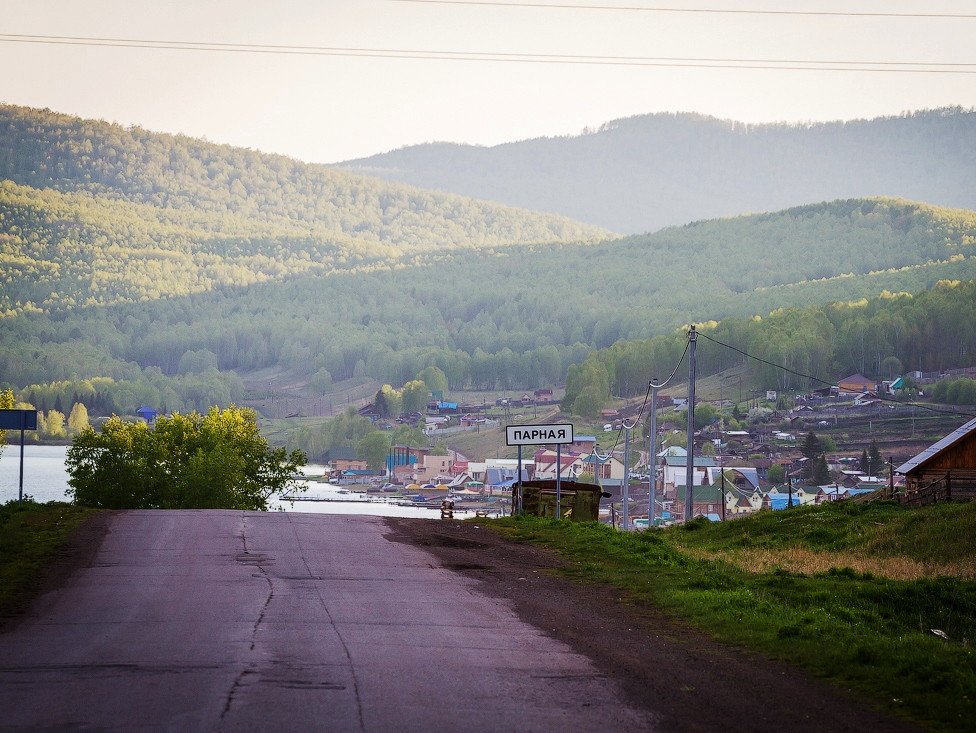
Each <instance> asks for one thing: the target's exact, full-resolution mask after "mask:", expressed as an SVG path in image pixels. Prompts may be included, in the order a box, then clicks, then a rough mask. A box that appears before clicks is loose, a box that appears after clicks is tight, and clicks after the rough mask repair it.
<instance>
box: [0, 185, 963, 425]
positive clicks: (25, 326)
mask: <svg viewBox="0 0 976 733" xmlns="http://www.w3.org/2000/svg"><path fill="white" fill-rule="evenodd" d="M7 186H8V189H7V190H6V193H5V195H7V196H8V197H9V198H11V199H16V200H17V201H18V202H19V203H18V206H20V207H22V208H23V209H24V210H26V211H36V210H42V211H44V212H46V213H45V214H44V215H45V216H46V217H47V218H46V219H45V223H44V225H43V226H42V225H41V224H40V223H39V222H37V221H34V222H33V223H31V222H29V221H28V220H27V219H24V221H25V222H27V223H25V224H24V226H25V228H28V229H29V230H30V232H31V233H32V234H31V236H30V237H23V238H22V239H20V240H18V241H21V242H22V245H21V250H20V251H23V252H27V253H31V252H34V251H41V250H43V254H44V258H43V260H42V259H36V260H35V259H31V258H30V256H27V255H24V256H21V258H20V259H19V260H15V259H14V258H8V259H6V260H4V259H3V258H0V264H3V265H4V270H5V278H6V279H5V280H4V282H3V285H2V295H3V296H4V297H7V294H8V292H9V293H11V296H10V297H11V298H12V299H13V298H14V296H16V295H18V294H19V297H20V298H21V300H20V301H19V302H14V303H11V304H10V306H8V307H11V310H12V311H14V313H11V314H9V315H8V317H6V318H0V386H2V385H3V384H4V383H7V384H10V385H12V386H18V387H22V386H23V385H26V384H32V383H39V382H42V381H51V380H55V379H59V380H61V379H69V378H72V377H71V375H73V374H74V375H79V376H82V377H86V376H87V377H92V376H111V377H114V378H116V379H118V378H121V377H122V376H125V375H131V374H132V373H133V370H139V369H141V370H148V371H146V372H144V373H147V374H148V373H150V372H152V373H155V374H157V375H158V374H159V372H160V371H161V373H162V374H163V375H176V374H181V375H182V374H183V373H184V371H186V370H188V369H191V368H192V367H191V366H190V365H192V364H212V365H213V366H216V367H218V368H219V369H220V370H221V371H224V372H225V373H226V371H227V370H239V371H242V372H249V371H253V370H258V369H263V368H267V367H279V368H284V369H289V370H291V371H292V372H293V373H294V374H295V375H296V381H301V379H311V377H312V375H314V374H316V373H318V372H321V371H322V370H324V372H327V373H328V374H329V375H330V378H332V379H335V380H336V381H338V380H340V379H347V378H350V377H364V378H365V377H373V378H376V379H381V380H383V381H384V382H388V383H390V384H392V385H394V386H397V387H398V386H400V385H402V384H403V383H404V382H405V381H408V380H410V379H413V377H414V375H416V374H417V372H418V371H420V370H421V369H423V368H424V367H426V366H429V365H432V364H434V365H437V366H439V367H440V368H441V369H442V370H443V371H444V372H445V373H446V374H447V376H448V378H449V380H450V384H451V388H452V389H455V388H461V387H464V386H465V385H474V386H478V387H486V388H490V387H493V386H503V387H505V388H528V387H539V386H551V385H553V384H558V383H560V382H561V381H562V380H563V379H564V377H565V375H566V370H567V368H568V367H569V365H571V364H578V363H580V362H582V361H583V359H585V358H586V356H587V354H588V353H589V351H590V350H591V349H594V348H603V347H609V346H611V345H612V344H614V343H615V342H617V341H618V340H621V339H623V340H633V339H649V338H651V337H653V336H655V335H658V334H667V333H670V332H672V331H673V329H674V328H676V327H679V326H681V325H682V324H687V323H703V322H706V321H708V320H710V319H716V320H717V319H720V318H725V317H728V316H739V317H751V316H763V317H764V316H766V315H767V314H769V313H770V312H771V311H774V310H776V309H780V308H784V307H786V308H789V307H794V306H806V305H819V304H823V303H825V302H828V301H841V302H848V301H854V302H857V301H859V300H860V299H862V298H871V297H876V296H878V295H879V294H881V293H882V292H883V291H884V290H889V291H892V292H896V293H897V292H907V293H917V292H919V291H921V290H924V289H927V288H932V287H934V286H935V285H936V284H937V283H938V282H940V281H943V280H962V281H970V280H973V279H976V213H974V212H971V211H959V210H949V209H941V208H936V207H931V206H927V205H922V204H915V203H912V202H908V201H903V200H894V199H872V200H853V201H835V202H831V203H825V204H818V205H811V206H805V207H798V208H794V209H790V210H787V211H781V212H776V213H771V214H762V215H752V216H742V217H737V218H734V219H722V220H713V221H704V222H698V223H695V224H691V225H687V226H684V227H675V228H671V229H666V230H663V231H661V232H657V233H655V234H652V235H644V236H637V237H630V238H626V239H617V240H610V241H607V242H602V243H597V244H586V245H584V244H575V243H568V244H549V245H506V246H500V247H480V248H458V249H454V250H449V251H444V250H439V251H431V252H427V253H418V254H416V255H413V256H411V257H409V258H401V259H399V260H394V261H392V262H390V261H385V260H384V259H383V258H382V257H377V256H376V254H375V253H371V252H370V251H364V252H362V253H361V254H360V257H361V259H357V260H355V261H353V260H352V259H350V258H349V257H346V262H345V263H343V264H342V266H341V267H340V266H335V267H331V268H327V267H326V266H324V265H322V264H321V262H320V260H323V258H324V259H325V260H327V261H328V260H329V258H328V257H325V255H327V254H328V250H327V244H328V243H327V242H317V241H315V240H308V241H306V245H305V246H306V249H305V250H303V251H304V252H305V253H306V254H308V255H309V257H308V258H307V259H306V258H304V257H303V256H301V255H299V254H296V255H295V256H294V257H293V259H291V260H285V259H283V258H279V259H277V260H275V261H278V262H282V263H283V266H287V267H289V268H292V269H291V270H290V271H291V272H292V273H293V274H292V276H290V277H288V278H281V279H278V278H268V279H266V280H265V281H263V282H260V281H255V280H254V279H253V276H252V273H253V272H254V268H255V267H259V266H260V263H261V262H267V261H268V259H270V258H271V257H272V256H273V255H274V249H273V248H274V246H275V242H276V240H274V239H273V238H270V239H267V240H263V239H256V240H255V241H251V240H247V239H241V240H237V241H235V240H234V239H233V237H231V236H228V237H226V238H225V239H220V238H214V239H213V240H209V241H208V243H207V247H201V248H198V249H190V250H185V249H181V248H180V247H179V246H177V245H179V244H180V241H181V240H180V236H181V234H180V231H181V230H180V229H179V228H178V227H175V225H173V228H171V229H168V228H166V227H164V226H163V225H162V224H159V225H158V228H156V229H153V228H151V227H149V226H148V225H146V227H147V228H146V230H145V231H142V230H140V228H139V226H137V222H136V220H133V223H132V226H131V228H130V229H129V230H128V231H129V232H130V234H128V235H126V236H128V237H129V240H125V239H124V238H122V237H119V238H118V239H116V240H111V241H110V242H109V240H108V238H109V237H110V235H111V236H116V235H115V234H112V231H107V230H105V229H104V226H103V224H100V223H99V222H100V221H103V220H104V221H107V222H111V221H112V220H113V217H112V211H111V206H110V204H111V205H120V206H121V205H124V206H126V207H134V206H146V205H137V204H131V203H128V202H98V203H97V205H94V208H93V209H92V210H90V211H89V210H85V209H82V208H80V207H77V206H75V203H76V202H74V199H73V198H72V197H77V196H83V194H61V193H58V192H54V191H45V192H41V193H43V194H44V196H43V197H41V200H40V201H39V202H38V201H36V200H32V199H31V197H32V196H33V197H35V198H36V197H37V196H38V192H36V191H35V190H34V189H29V190H28V191H26V192H25V191H24V190H23V189H20V188H18V187H14V186H13V184H7ZM0 193H4V191H3V190H0ZM57 197H60V198H57ZM72 206H75V208H72ZM31 207H34V208H33V209H32V208H31ZM63 207H66V208H63ZM146 207H147V206H146ZM147 208H150V209H151V208H152V207H147ZM149 213H152V211H150V212H149ZM72 217H75V218H72ZM65 221H70V222H72V226H80V229H79V231H82V232H84V234H85V236H86V237H87V239H86V240H85V241H84V242H83V243H81V244H80V245H79V246H80V247H81V249H80V250H79V251H84V252H88V253H90V254H91V256H92V257H93V258H94V259H91V258H88V257H87V255H86V256H84V257H82V256H79V255H78V254H76V253H74V251H73V250H72V249H71V248H70V247H67V246H65V244H66V243H65V242H63V241H61V240H57V239H56V238H53V237H51V236H49V233H48V232H50V231H53V230H52V229H51V227H54V226H55V225H56V224H57V223H59V222H65ZM152 221H154V220H152V219H150V223H152ZM153 226H156V225H153ZM45 227H47V228H45ZM133 234H136V235H138V238H137V237H134V236H132V235H133ZM16 236H18V237H20V235H19V234H18V235H16ZM126 241H128V242H130V243H129V244H126ZM132 241H142V242H145V243H146V244H145V247H144V248H143V249H142V250H136V249H135V248H133V247H132V245H131V242H132ZM157 241H159V242H160V243H161V244H160V245H158V246H157V245H156V242H157ZM99 242H103V243H104V242H108V243H107V244H106V245H105V246H101V247H99V246H95V245H94V244H92V243H99ZM82 245H83V246H82ZM313 246H320V247H321V249H313ZM376 246H380V245H376ZM127 247H128V248H127ZM262 247H268V248H269V249H268V250H264V249H262ZM31 248H37V249H36V250H35V249H31ZM343 256H346V255H343ZM371 257H372V258H373V259H370V258H371ZM333 259H334V258H333ZM312 262H317V263H318V264H316V265H315V266H312V264H310V263H312ZM255 263H256V264H255ZM15 268H22V269H21V270H18V271H25V270H26V269H27V268H34V269H33V270H32V271H36V272H40V273H42V274H43V276H44V279H43V280H41V281H40V282H41V283H42V284H41V285H34V284H33V282H34V280H33V279H32V278H30V277H19V276H16V275H14V276H12V275H11V273H13V272H14V270H15ZM302 268H305V269H304V270H303V269H302ZM190 275H194V276H196V277H199V278H202V279H203V280H202V281H201V282H199V283H198V285H199V287H195V288H192V289H190V290H188V291H186V294H185V295H184V296H183V297H170V298H159V297H158V295H157V294H156V293H155V291H154V288H155V289H156V290H158V288H159V287H160V283H168V282H171V281H179V279H180V278H183V277H190ZM248 278H251V279H248ZM91 282H94V283H96V284H98V286H99V288H101V290H98V291H94V290H92V289H91V288H89V287H88V285H87V284H88V283H91ZM24 283H27V284H24ZM241 285H243V286H244V287H241ZM31 288H34V291H36V292H37V293H38V298H39V299H37V300H34V304H35V306H36V307H35V308H31V307H28V306H27V305H26V304H25V303H24V302H23V298H27V297H29V296H30V293H31V292H34V291H31ZM45 291H46V292H47V293H48V296H47V297H48V298H49V301H44V299H43V298H41V297H40V296H44V294H45ZM966 292H971V291H966ZM51 293H54V296H51V295H50V294H51ZM86 293H95V296H96V297H98V298H101V299H102V300H101V301H96V302H101V303H108V302H111V303H114V305H111V306H110V307H105V308H79V307H76V304H73V303H70V302H68V300H69V299H70V298H71V297H74V298H75V299H76V302H77V305H81V304H84V303H87V302H88V301H85V300H83V299H82V296H84V295H85V294H86ZM109 295H111V296H112V297H111V298H109V297H108V296H109ZM79 299H81V300H80V301H79ZM964 322H965V321H963V323H964ZM966 328H969V327H966ZM970 330H972V329H970ZM966 333H967V334H968V333H969V332H968V331H967V332H966ZM965 338H969V339H970V341H972V339H971V338H970V336H969V335H965ZM964 343H969V341H965V340H964V338H963V336H960V337H959V338H957V339H955V340H953V342H952V344H956V345H958V344H964ZM965 348H968V347H965ZM838 353H839V352H838ZM932 353H935V352H932ZM884 356H887V354H885V355H884ZM953 358H954V359H957V360H962V361H966V360H971V352H969V353H967V352H966V351H965V349H964V350H963V351H962V352H960V353H958V354H957V355H956V356H955V357H953ZM938 361H939V365H938V368H943V367H947V366H950V365H952V364H951V360H945V359H942V358H941V356H940V357H939V360H938ZM661 363H662V364H663V361H662V362H661ZM913 363H914V361H913ZM966 363H967V364H968V363H970V362H969V361H966ZM669 368H670V367H669ZM828 368H829V367H828ZM924 368H928V367H924ZM154 370H155V371H154ZM662 373H663V372H662ZM302 375H304V377H303V376H302ZM126 378H128V379H131V378H132V377H131V376H127V377H126ZM645 384H646V382H645ZM636 386H639V382H636V381H633V380H631V381H629V382H627V384H626V385H623V386H622V387H621V388H622V389H624V390H625V391H626V389H628V388H635V387H636ZM204 394H205V393H204ZM195 399H197V400H198V406H199V405H200V404H203V405H204V406H205V404H204V403H200V402H199V400H202V399H203V397H197V398H195ZM136 401H138V400H133V402H136ZM143 402H145V400H143ZM168 404H175V403H168ZM136 406H138V405H136Z"/></svg>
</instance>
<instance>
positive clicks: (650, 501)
mask: <svg viewBox="0 0 976 733" xmlns="http://www.w3.org/2000/svg"><path fill="white" fill-rule="evenodd" d="M650 443H651V448H650V450H651V452H650V454H649V455H648V456H647V467H648V471H649V474H650V476H649V480H648V482H647V526H648V528H650V527H653V526H654V502H655V499H656V498H657V497H656V496H655V494H656V493H657V491H656V490H657V377H652V378H651V440H650Z"/></svg>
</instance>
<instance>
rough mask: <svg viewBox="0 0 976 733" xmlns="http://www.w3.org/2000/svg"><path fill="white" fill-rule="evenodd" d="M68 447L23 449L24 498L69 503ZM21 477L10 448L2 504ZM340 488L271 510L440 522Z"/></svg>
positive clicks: (319, 490) (16, 450)
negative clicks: (356, 498) (352, 497)
mask: <svg viewBox="0 0 976 733" xmlns="http://www.w3.org/2000/svg"><path fill="white" fill-rule="evenodd" d="M67 450H68V448H67V446H63V445H25V446H24V495H25V496H32V497H34V500H35V501H39V502H44V501H69V500H70V499H69V497H68V495H67V494H66V493H65V492H66V491H67V489H68V473H67V471H65V469H64V457H65V453H66V452H67ZM322 471H323V467H322V466H314V465H309V466H307V467H306V474H307V475H309V476H315V475H322ZM19 474H20V446H19V445H7V446H5V447H4V449H3V453H2V454H0V504H3V503H6V502H8V501H10V500H11V499H16V498H17V484H18V481H19ZM340 490H341V489H340V488H339V487H332V488H329V487H325V486H323V485H321V484H318V483H316V482H312V483H311V484H310V489H309V493H312V492H314V493H315V495H316V496H319V497H321V498H323V499H328V501H294V502H292V501H279V500H278V499H277V498H273V499H272V500H271V502H270V504H271V508H272V509H278V508H279V507H280V508H281V509H283V510H284V511H286V512H308V513H318V514H364V515H369V516H374V517H419V518H427V519H437V518H439V517H440V511H439V510H437V509H426V508H423V507H412V506H399V505H396V504H387V503H383V502H365V501H347V500H344V499H346V498H347V497H349V496H350V495H347V494H341V493H339V492H340Z"/></svg>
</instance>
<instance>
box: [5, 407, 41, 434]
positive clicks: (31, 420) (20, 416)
mask: <svg viewBox="0 0 976 733" xmlns="http://www.w3.org/2000/svg"><path fill="white" fill-rule="evenodd" d="M0 430H37V410H0Z"/></svg>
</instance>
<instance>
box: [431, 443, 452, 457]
mask: <svg viewBox="0 0 976 733" xmlns="http://www.w3.org/2000/svg"><path fill="white" fill-rule="evenodd" d="M448 454H449V452H448V450H447V445H446V444H444V443H438V444H437V445H435V446H434V447H433V448H431V449H430V455H432V456H446V455H448Z"/></svg>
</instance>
